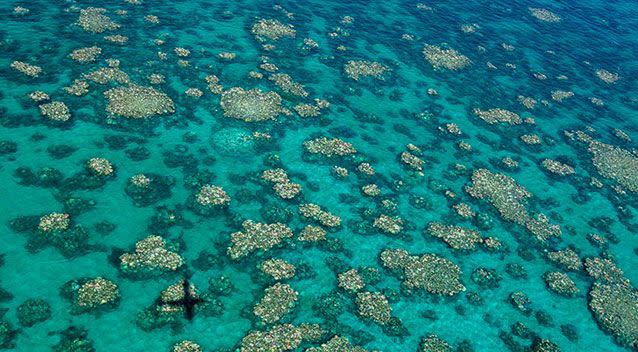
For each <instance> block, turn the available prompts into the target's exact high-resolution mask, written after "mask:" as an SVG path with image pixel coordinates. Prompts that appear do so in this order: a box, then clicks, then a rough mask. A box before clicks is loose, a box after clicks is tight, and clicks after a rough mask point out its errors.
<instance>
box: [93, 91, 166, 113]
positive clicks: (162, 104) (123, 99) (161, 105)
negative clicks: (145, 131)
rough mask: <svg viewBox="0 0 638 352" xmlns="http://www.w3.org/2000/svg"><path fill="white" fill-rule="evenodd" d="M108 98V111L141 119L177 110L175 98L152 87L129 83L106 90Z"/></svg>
mask: <svg viewBox="0 0 638 352" xmlns="http://www.w3.org/2000/svg"><path fill="white" fill-rule="evenodd" d="M104 96H105V97H106V99H108V105H107V106H106V111H107V112H108V113H111V114H115V115H119V116H123V117H127V118H133V119H141V118H147V117H152V116H155V115H165V114H171V113H173V112H175V106H174V105H173V100H172V99H171V98H170V97H169V96H168V95H166V94H164V93H162V92H160V91H158V90H156V89H155V88H152V87H142V86H138V85H134V84H132V85H129V86H126V87H117V88H112V89H109V90H107V91H106V92H104Z"/></svg>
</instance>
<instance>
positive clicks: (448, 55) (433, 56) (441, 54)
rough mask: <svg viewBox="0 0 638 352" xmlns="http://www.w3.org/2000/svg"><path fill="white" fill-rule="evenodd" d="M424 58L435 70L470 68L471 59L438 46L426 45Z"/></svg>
mask: <svg viewBox="0 0 638 352" xmlns="http://www.w3.org/2000/svg"><path fill="white" fill-rule="evenodd" d="M423 56H425V59H426V60H427V61H428V62H429V63H430V64H431V65H432V67H434V69H435V70H439V69H443V68H444V69H448V70H460V69H462V68H464V67H466V66H468V65H469V64H470V63H471V61H470V59H469V58H468V57H467V56H465V55H463V54H461V53H459V52H458V51H456V50H454V49H451V48H442V47H439V46H436V45H430V44H426V45H425V46H424V47H423Z"/></svg>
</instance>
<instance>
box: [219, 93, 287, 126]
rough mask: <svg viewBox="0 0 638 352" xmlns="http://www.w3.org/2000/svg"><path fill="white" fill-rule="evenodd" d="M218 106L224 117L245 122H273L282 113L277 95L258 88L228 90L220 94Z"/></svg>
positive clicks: (279, 98)
mask: <svg viewBox="0 0 638 352" xmlns="http://www.w3.org/2000/svg"><path fill="white" fill-rule="evenodd" d="M220 104H221V107H222V109H223V110H224V115H225V116H228V117H232V118H234V119H238V120H243V121H246V122H259V121H266V120H274V119H275V118H277V116H278V115H279V114H280V113H281V112H282V108H281V97H280V96H279V94H277V93H275V92H265V93H264V92H262V91H261V90H260V89H258V88H254V89H251V90H244V89H243V88H241V87H233V88H230V89H229V90H226V91H224V92H223V93H222V97H221V101H220Z"/></svg>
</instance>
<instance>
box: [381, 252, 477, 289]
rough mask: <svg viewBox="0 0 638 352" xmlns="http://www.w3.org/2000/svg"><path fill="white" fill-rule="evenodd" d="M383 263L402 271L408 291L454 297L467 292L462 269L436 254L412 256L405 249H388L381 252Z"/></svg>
mask: <svg viewBox="0 0 638 352" xmlns="http://www.w3.org/2000/svg"><path fill="white" fill-rule="evenodd" d="M381 262H382V263H383V265H384V266H385V267H387V268H389V269H400V270H402V271H403V273H404V275H405V277H404V280H403V284H404V285H405V287H406V288H408V289H414V288H420V289H425V290H426V291H428V292H430V293H433V294H439V295H447V296H453V295H455V294H457V293H459V292H461V291H464V290H465V286H463V284H462V283H461V281H460V276H461V270H460V268H459V267H458V266H457V265H456V264H454V263H453V262H451V261H450V260H448V259H445V258H442V257H439V256H437V255H435V254H425V255H422V256H412V255H410V254H408V252H407V251H405V250H403V249H386V250H384V251H383V252H381Z"/></svg>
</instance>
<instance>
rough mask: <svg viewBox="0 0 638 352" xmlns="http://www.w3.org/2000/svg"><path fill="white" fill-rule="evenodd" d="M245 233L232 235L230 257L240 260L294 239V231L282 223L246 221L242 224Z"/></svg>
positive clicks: (239, 232) (229, 249) (229, 248)
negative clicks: (288, 239) (291, 238)
mask: <svg viewBox="0 0 638 352" xmlns="http://www.w3.org/2000/svg"><path fill="white" fill-rule="evenodd" d="M242 227H243V228H244V230H243V231H238V232H234V233H232V234H231V235H230V236H231V241H232V245H231V246H230V247H228V251H227V252H228V255H229V256H230V257H231V258H232V259H239V258H241V257H244V256H247V255H248V254H250V253H252V252H254V251H256V250H258V249H261V250H264V251H267V250H269V249H271V248H273V247H274V246H276V245H278V244H279V243H281V241H283V240H284V239H286V238H290V237H292V235H293V233H292V230H291V229H290V228H289V227H288V226H286V225H284V224H281V223H274V224H263V223H258V222H253V221H251V220H246V221H244V222H243V223H242Z"/></svg>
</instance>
